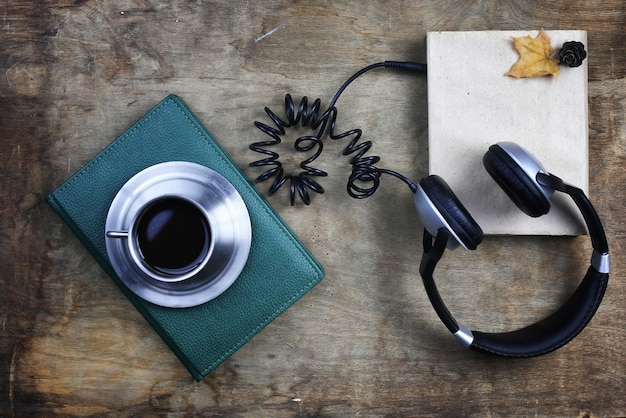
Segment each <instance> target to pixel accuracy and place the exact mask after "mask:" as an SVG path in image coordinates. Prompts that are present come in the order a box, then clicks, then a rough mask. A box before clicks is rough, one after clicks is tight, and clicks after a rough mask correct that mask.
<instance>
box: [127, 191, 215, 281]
mask: <svg viewBox="0 0 626 418" xmlns="http://www.w3.org/2000/svg"><path fill="white" fill-rule="evenodd" d="M210 241H211V230H210V228H209V225H208V223H207V221H206V219H205V217H204V216H203V215H202V212H200V209H198V208H197V207H196V206H195V205H194V204H192V203H190V202H188V201H187V200H185V199H180V198H174V197H170V198H164V199H160V200H158V201H156V202H155V203H153V204H152V205H150V206H149V207H148V208H147V209H145V210H144V212H143V213H142V214H141V215H140V217H139V220H138V222H137V245H138V247H139V251H140V253H141V256H142V257H143V259H144V261H145V262H146V264H148V266H150V267H151V268H152V269H154V270H156V271H157V272H159V273H162V274H166V275H181V274H185V273H187V272H189V271H191V270H193V269H194V268H195V267H197V266H198V265H199V264H200V263H201V262H202V260H203V259H204V258H205V257H206V255H207V253H208V251H209V244H210Z"/></svg>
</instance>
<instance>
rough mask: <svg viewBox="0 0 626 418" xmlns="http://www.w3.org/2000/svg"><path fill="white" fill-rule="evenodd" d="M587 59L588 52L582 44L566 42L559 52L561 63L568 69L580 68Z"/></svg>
mask: <svg viewBox="0 0 626 418" xmlns="http://www.w3.org/2000/svg"><path fill="white" fill-rule="evenodd" d="M585 58H587V52H586V51H585V45H583V43H582V42H577V41H570V42H565V43H564V44H563V47H562V48H561V52H559V61H560V62H561V64H564V65H567V66H568V67H578V66H580V65H581V64H582V63H583V60H584V59H585Z"/></svg>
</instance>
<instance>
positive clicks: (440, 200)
mask: <svg viewBox="0 0 626 418" xmlns="http://www.w3.org/2000/svg"><path fill="white" fill-rule="evenodd" d="M413 201H414V203H415V208H416V210H417V213H418V215H419V216H420V219H421V220H422V223H423V224H424V228H425V229H426V230H427V231H428V232H429V233H430V234H431V235H432V236H436V235H437V232H438V231H439V229H441V228H445V229H446V230H448V232H449V235H450V238H449V240H448V243H447V245H446V246H447V247H448V248H449V249H455V248H457V247H458V246H461V247H463V248H464V249H466V250H474V249H476V247H477V246H478V244H480V242H481V241H482V240H483V231H482V230H481V229H480V227H479V226H478V224H477V223H476V221H474V219H473V218H472V216H471V215H470V214H469V212H468V211H467V210H466V209H465V207H464V206H463V205H462V204H461V202H460V201H459V200H458V198H457V197H456V195H455V194H454V193H453V192H452V190H451V189H450V187H449V186H448V185H447V183H446V182H445V181H444V180H443V179H442V178H441V177H439V176H436V175H431V176H428V177H426V178H424V179H422V180H421V181H420V183H419V185H418V187H417V190H416V192H415V195H414V198H413Z"/></svg>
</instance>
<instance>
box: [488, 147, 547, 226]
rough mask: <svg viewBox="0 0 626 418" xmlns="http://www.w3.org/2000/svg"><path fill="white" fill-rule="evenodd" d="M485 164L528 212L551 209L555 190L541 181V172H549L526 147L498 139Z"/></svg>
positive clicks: (532, 214)
mask: <svg viewBox="0 0 626 418" xmlns="http://www.w3.org/2000/svg"><path fill="white" fill-rule="evenodd" d="M483 164H484V166H485V168H486V169H487V172H488V173H489V175H490V176H491V177H492V178H493V179H494V181H495V182H496V183H497V184H498V185H499V186H500V187H501V188H502V189H503V190H504V192H505V193H506V194H507V195H508V196H509V197H510V198H511V200H512V201H513V202H514V203H515V204H516V205H517V206H518V207H519V208H520V209H521V210H522V211H523V212H524V213H526V214H527V215H529V216H532V217H538V216H541V215H545V214H546V213H548V212H549V210H550V197H551V196H552V194H553V193H554V190H552V189H550V188H549V187H546V186H544V185H541V184H540V183H539V182H538V181H537V174H539V173H547V171H546V169H545V168H544V167H543V166H542V165H541V163H540V162H539V161H538V160H537V159H536V158H535V157H533V155H532V154H531V153H530V152H528V151H527V150H526V149H524V148H523V147H521V146H519V145H518V144H516V143H513V142H498V143H497V144H495V145H492V146H491V147H489V150H488V151H487V153H485V156H484V157H483Z"/></svg>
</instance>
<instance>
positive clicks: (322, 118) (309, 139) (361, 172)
mask: <svg viewBox="0 0 626 418" xmlns="http://www.w3.org/2000/svg"><path fill="white" fill-rule="evenodd" d="M380 67H384V68H398V69H403V70H410V71H414V72H418V73H426V65H425V64H419V63H413V62H401V61H385V62H379V63H376V64H372V65H369V66H367V67H364V68H362V69H361V70H359V71H357V72H356V73H354V74H353V75H352V76H351V77H350V78H349V79H348V80H346V81H345V82H344V83H343V85H342V86H341V87H340V88H339V90H337V93H335V96H334V97H333V99H332V100H331V101H330V104H329V105H328V108H327V109H326V110H325V111H324V112H323V113H321V114H320V109H321V103H322V102H321V100H320V99H316V100H315V101H314V102H313V104H312V105H311V106H310V107H309V104H308V98H307V97H306V96H304V97H303V98H302V100H301V101H300V104H299V106H298V110H297V111H296V109H295V106H294V101H293V99H292V97H291V95H289V94H286V95H285V117H286V120H283V119H281V118H280V117H278V116H277V115H276V114H275V113H274V112H273V111H272V110H271V109H269V108H268V107H265V112H266V113H267V115H268V116H269V118H270V119H271V120H272V122H273V123H274V125H275V127H274V126H270V125H267V124H265V123H262V122H258V121H255V122H254V125H255V126H256V127H257V128H259V129H260V130H261V131H262V132H264V133H265V134H267V135H268V136H269V137H270V138H271V139H267V140H265V141H260V142H255V143H253V144H251V145H250V149H251V150H252V151H255V152H258V153H261V154H264V155H267V157H266V158H263V159H260V160H257V161H254V162H252V163H250V164H249V165H250V167H263V168H268V169H267V170H266V171H265V172H263V173H262V174H261V175H260V176H258V177H257V178H256V180H255V182H257V183H258V182H262V181H265V180H268V179H269V178H271V177H274V181H273V182H272V185H271V186H270V189H269V191H268V196H272V195H273V194H274V193H276V192H277V191H278V190H279V189H280V188H281V187H282V186H283V185H284V184H285V183H286V182H288V181H289V182H290V188H289V200H290V203H291V205H292V206H293V205H294V204H295V198H296V194H297V195H298V196H300V199H302V202H304V204H306V205H308V204H310V202H311V197H310V194H309V191H312V192H315V193H320V194H321V193H324V188H323V187H322V186H321V185H320V184H319V183H318V182H317V181H316V180H314V177H324V176H327V173H326V172H325V171H323V170H320V169H318V168H314V167H311V166H310V164H311V163H312V162H313V161H315V160H316V159H317V157H319V156H320V154H321V153H322V150H323V149H324V144H323V142H322V136H323V134H324V132H325V131H326V128H327V127H328V128H329V129H328V135H329V137H330V138H331V139H332V140H338V139H343V138H347V137H352V140H351V141H350V142H349V143H348V145H347V146H346V147H345V148H344V150H343V155H345V156H348V155H352V154H354V155H353V157H352V158H351V159H350V164H351V165H352V173H351V174H350V177H349V179H348V184H347V191H348V194H349V195H350V196H352V197H354V198H357V199H364V198H366V197H369V196H371V195H372V194H374V192H376V190H377V189H378V186H379V185H380V176H381V175H382V174H389V175H391V176H394V177H397V178H399V179H400V180H402V181H404V182H405V183H406V184H407V185H408V186H409V187H410V188H411V191H413V192H415V191H416V190H417V186H416V185H415V183H413V182H412V181H411V180H409V179H408V178H407V177H405V176H403V175H402V174H400V173H397V172H395V171H392V170H387V169H382V168H378V167H376V166H375V165H374V164H376V163H378V162H379V161H380V157H378V156H376V155H371V156H366V155H365V154H367V152H368V151H369V150H370V148H371V147H372V142H371V141H364V142H359V139H360V138H361V135H362V131H361V129H352V130H349V131H346V132H342V133H335V123H336V121H337V108H336V106H335V105H336V103H337V100H339V97H340V96H341V94H342V93H343V91H344V90H345V89H346V88H347V87H348V86H349V85H350V83H352V82H353V81H354V80H355V79H357V78H358V77H360V76H361V75H362V74H364V73H366V72H367V71H370V70H373V69H375V68H380ZM298 124H300V125H301V126H302V127H310V128H311V130H313V131H317V133H316V134H315V135H304V136H301V137H299V138H297V139H296V141H295V142H294V148H295V149H296V150H297V151H299V152H310V151H311V152H312V155H311V156H310V157H309V158H307V159H305V160H303V161H301V162H300V168H301V169H302V171H300V172H299V173H298V174H292V173H285V169H284V167H283V165H282V163H281V161H280V160H279V158H280V155H279V154H278V153H277V152H275V151H272V150H271V149H268V147H272V146H274V145H277V144H279V143H281V136H282V135H285V133H286V129H288V128H292V127H295V126H297V125H298Z"/></svg>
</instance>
